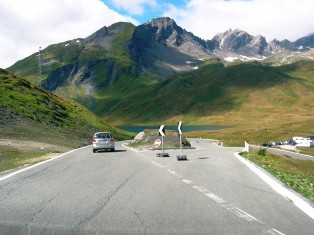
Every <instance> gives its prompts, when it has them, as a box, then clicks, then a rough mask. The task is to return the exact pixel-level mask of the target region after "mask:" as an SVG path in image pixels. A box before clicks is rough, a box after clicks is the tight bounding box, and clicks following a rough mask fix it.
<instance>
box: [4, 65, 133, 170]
mask: <svg viewBox="0 0 314 235" xmlns="http://www.w3.org/2000/svg"><path fill="white" fill-rule="evenodd" d="M0 100H1V103H0V152H1V153H0V165H1V166H2V167H1V168H0V171H1V170H4V169H3V167H4V166H5V165H6V164H7V163H9V166H8V168H10V167H16V166H17V165H18V163H16V161H14V159H16V158H17V159H24V158H27V159H28V158H34V157H39V156H41V155H43V154H46V153H49V152H51V151H53V152H62V151H66V150H68V149H71V148H75V147H80V146H84V145H89V144H91V138H92V135H93V133H94V132H96V131H111V132H112V133H113V135H114V137H115V138H116V139H119V140H120V139H129V138H132V137H133V135H132V134H131V133H128V132H125V131H122V130H119V129H117V128H114V127H112V126H110V125H109V124H107V123H106V122H104V121H103V120H102V119H101V118H99V117H97V116H96V115H95V114H93V113H92V112H90V111H89V110H87V109H86V108H85V107H83V106H82V105H80V104H78V103H76V102H74V101H71V100H69V99H66V98H63V97H58V96H56V95H54V94H52V93H49V92H47V91H45V90H43V89H41V88H38V87H36V86H34V85H31V84H30V82H28V81H26V80H24V79H22V78H19V77H16V76H15V75H13V74H11V73H9V72H7V71H5V70H2V69H1V70H0ZM32 146H33V147H32ZM24 160H25V159H24ZM24 160H23V161H24ZM23 161H22V162H23ZM12 162H13V163H12ZM5 169H7V168H5Z"/></svg>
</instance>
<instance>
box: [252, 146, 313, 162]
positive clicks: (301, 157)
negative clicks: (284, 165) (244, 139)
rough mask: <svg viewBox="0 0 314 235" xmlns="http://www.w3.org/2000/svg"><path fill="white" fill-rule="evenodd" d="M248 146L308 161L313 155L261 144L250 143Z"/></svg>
mask: <svg viewBox="0 0 314 235" xmlns="http://www.w3.org/2000/svg"><path fill="white" fill-rule="evenodd" d="M250 148H254V149H256V150H258V149H260V148H266V149H267V152H270V153H273V154H280V155H285V156H288V157H291V158H294V159H299V160H309V161H314V157H313V156H309V155H305V154H300V153H295V152H292V151H288V150H284V149H278V148H269V147H263V146H257V145H250Z"/></svg>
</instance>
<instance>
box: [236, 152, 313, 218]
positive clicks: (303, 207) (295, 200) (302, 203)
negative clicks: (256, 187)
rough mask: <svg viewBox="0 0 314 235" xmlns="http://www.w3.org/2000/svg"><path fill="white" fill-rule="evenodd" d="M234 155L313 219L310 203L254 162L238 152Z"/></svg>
mask: <svg viewBox="0 0 314 235" xmlns="http://www.w3.org/2000/svg"><path fill="white" fill-rule="evenodd" d="M234 155H235V157H236V158H238V159H239V160H240V161H241V162H243V163H244V164H245V165H246V166H247V167H248V168H250V169H251V170H252V171H253V172H254V173H255V174H257V175H258V176H259V177H260V178H261V179H262V180H264V181H265V182H266V183H267V184H268V185H269V186H270V187H272V188H273V189H274V190H275V191H276V192H278V193H279V194H281V195H282V196H284V197H286V198H288V199H289V200H291V201H292V202H293V203H294V205H296V206H297V207H298V208H299V209H301V210H302V211H303V212H304V213H305V214H307V215H308V216H309V217H311V218H312V219H314V208H313V207H311V205H310V204H308V203H307V202H305V201H304V200H302V199H301V198H300V197H298V196H297V195H296V194H294V193H292V192H291V191H289V190H288V189H286V188H284V187H283V186H281V185H280V184H279V183H278V182H276V181H275V180H273V179H272V178H271V177H269V176H268V175H266V174H265V173H264V172H262V171H261V170H260V169H258V168H257V167H256V166H254V164H252V163H251V162H249V161H248V160H246V159H244V158H243V157H241V156H240V155H239V154H238V153H235V154H234Z"/></svg>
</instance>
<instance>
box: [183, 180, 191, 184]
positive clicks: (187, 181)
mask: <svg viewBox="0 0 314 235" xmlns="http://www.w3.org/2000/svg"><path fill="white" fill-rule="evenodd" d="M182 181H183V182H184V183H186V184H192V183H193V181H191V180H187V179H183V180H182Z"/></svg>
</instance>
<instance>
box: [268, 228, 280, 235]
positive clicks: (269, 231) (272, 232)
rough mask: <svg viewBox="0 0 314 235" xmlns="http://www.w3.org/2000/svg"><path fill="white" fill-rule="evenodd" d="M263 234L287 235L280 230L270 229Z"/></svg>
mask: <svg viewBox="0 0 314 235" xmlns="http://www.w3.org/2000/svg"><path fill="white" fill-rule="evenodd" d="M263 234H270V235H285V234H284V233H282V232H279V231H278V230H276V229H274V228H273V229H269V230H267V231H265V232H264V233H263Z"/></svg>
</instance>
